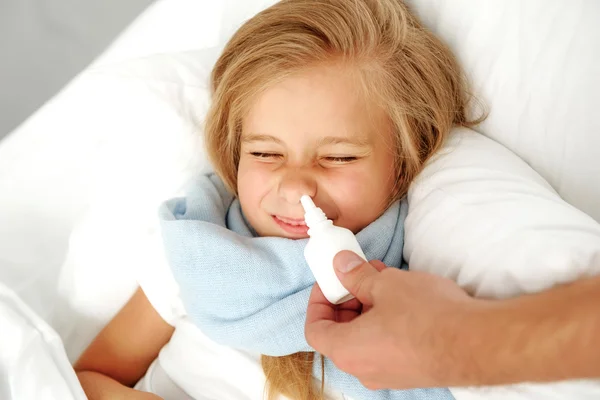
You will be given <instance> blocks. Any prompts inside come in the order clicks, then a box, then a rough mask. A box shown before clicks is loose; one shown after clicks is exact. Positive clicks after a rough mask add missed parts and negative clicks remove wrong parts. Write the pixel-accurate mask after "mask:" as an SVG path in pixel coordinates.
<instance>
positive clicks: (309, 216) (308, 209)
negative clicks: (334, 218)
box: [300, 194, 327, 228]
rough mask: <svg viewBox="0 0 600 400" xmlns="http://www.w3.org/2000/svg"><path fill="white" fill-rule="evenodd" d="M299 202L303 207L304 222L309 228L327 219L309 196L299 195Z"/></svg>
mask: <svg viewBox="0 0 600 400" xmlns="http://www.w3.org/2000/svg"><path fill="white" fill-rule="evenodd" d="M300 203H301V204H302V208H304V222H306V225H308V227H309V228H313V227H314V226H315V225H316V224H317V223H319V222H322V221H327V216H326V215H325V213H324V212H323V210H321V209H320V208H319V207H317V206H316V205H315V203H314V202H313V201H312V199H311V198H310V196H308V195H306V194H305V195H304V196H302V197H300Z"/></svg>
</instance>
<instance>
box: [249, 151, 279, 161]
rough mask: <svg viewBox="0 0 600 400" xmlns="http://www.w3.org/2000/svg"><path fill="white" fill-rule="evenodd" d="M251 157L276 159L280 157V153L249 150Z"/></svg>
mask: <svg viewBox="0 0 600 400" xmlns="http://www.w3.org/2000/svg"><path fill="white" fill-rule="evenodd" d="M250 155H251V156H252V157H256V158H263V159H277V158H281V157H282V155H281V154H279V153H263V152H261V151H252V152H250Z"/></svg>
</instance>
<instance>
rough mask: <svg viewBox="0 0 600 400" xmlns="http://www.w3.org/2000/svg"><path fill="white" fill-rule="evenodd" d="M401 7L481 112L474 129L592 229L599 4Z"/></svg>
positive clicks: (530, 0)
mask: <svg viewBox="0 0 600 400" xmlns="http://www.w3.org/2000/svg"><path fill="white" fill-rule="evenodd" d="M408 1H409V2H410V4H411V5H412V6H413V9H414V10H415V11H416V12H417V13H418V15H419V16H420V17H421V19H422V20H423V22H424V23H425V25H427V26H428V27H429V28H430V29H432V31H433V32H435V33H436V34H438V35H439V36H440V37H441V38H442V39H443V40H444V41H445V42H447V43H448V44H449V46H450V47H451V48H452V50H453V51H454V52H455V54H456V55H457V57H458V59H459V61H460V62H461V64H462V65H463V66H464V68H465V69H466V71H467V73H468V76H469V78H470V80H471V83H472V84H473V87H474V89H475V92H476V94H477V95H478V96H479V97H480V98H481V99H482V100H483V101H484V102H485V103H486V104H487V105H488V106H489V109H490V111H491V113H490V116H489V118H488V119H487V120H486V121H485V122H484V123H483V124H482V125H481V126H480V127H478V128H477V129H478V130H479V131H480V132H482V133H483V134H485V135H486V136H488V137H491V138H492V139H494V140H495V141H497V142H498V143H501V144H503V145H504V146H506V147H508V148H509V149H510V150H512V151H513V152H514V153H515V154H517V155H518V156H519V157H521V158H522V159H523V160H525V161H526V162H527V163H528V164H529V165H531V166H532V167H533V169H535V170H536V171H537V172H538V173H539V174H540V175H541V176H542V177H543V178H544V179H546V180H547V181H548V182H549V183H550V184H551V185H552V187H554V188H555V189H556V191H557V192H558V193H559V194H560V196H561V197H562V198H563V199H565V200H566V201H567V202H569V203H570V204H572V205H574V206H576V207H577V208H579V209H580V210H582V211H584V212H586V213H587V214H589V215H591V216H592V217H594V218H595V219H596V220H597V221H599V222H600V184H599V182H600V119H599V118H598V116H597V113H598V112H597V109H598V106H599V105H600V24H598V21H599V20H600V1H597V0H576V1H567V0H562V1H560V0H557V1H548V0H527V1H522V0H502V1H494V0H452V1H447V0H408Z"/></svg>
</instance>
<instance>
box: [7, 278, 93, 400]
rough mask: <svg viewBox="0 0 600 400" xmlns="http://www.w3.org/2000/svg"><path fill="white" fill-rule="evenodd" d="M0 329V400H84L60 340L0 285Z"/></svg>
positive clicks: (11, 292)
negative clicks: (0, 399) (0, 331)
mask: <svg viewBox="0 0 600 400" xmlns="http://www.w3.org/2000/svg"><path fill="white" fill-rule="evenodd" d="M0 327H2V336H1V339H2V340H0V372H1V373H0V398H2V399H13V398H15V399H23V400H27V399H39V400H55V399H61V400H85V399H86V397H85V394H84V393H83V390H82V389H81V386H80V385H79V381H78V380H77V377H76V376H75V372H74V371H73V369H72V368H71V365H70V364H69V362H68V360H67V356H66V354H65V350H64V348H63V346H62V342H61V340H60V337H59V336H58V335H57V334H56V332H55V331H54V330H53V329H52V328H51V327H50V326H48V324H47V323H46V322H45V321H44V320H42V319H41V318H40V317H39V316H38V315H36V313H35V312H33V311H32V310H31V309H30V308H29V307H28V306H27V305H26V304H25V303H24V302H23V301H22V300H21V299H20V298H19V297H18V296H17V294H16V293H15V292H13V291H12V290H10V289H9V288H8V287H6V286H4V285H3V284H1V283H0ZM13 396H14V397H13Z"/></svg>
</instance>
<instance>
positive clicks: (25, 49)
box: [0, 0, 153, 140]
mask: <svg viewBox="0 0 600 400" xmlns="http://www.w3.org/2000/svg"><path fill="white" fill-rule="evenodd" d="M152 2H153V1H152V0H125V1H124V0H0V140H1V139H2V138H3V137H4V136H5V135H6V134H8V133H9V132H11V131H12V130H13V129H14V128H15V127H17V126H18V125H19V124H20V123H21V122H23V120H25V119H26V118H27V117H28V116H29V115H31V114H32V113H33V112H34V111H35V110H37V109H38V108H39V107H40V106H41V105H42V104H44V102H45V101H47V100H48V99H49V98H50V97H51V96H52V95H54V94H55V93H56V92H57V91H58V90H60V88H61V87H63V86H64V85H65V84H66V83H67V82H68V81H69V80H70V79H71V78H73V77H74V76H75V75H76V74H77V73H78V72H80V71H81V70H83V69H84V68H85V67H86V66H87V65H88V64H89V63H90V62H91V61H92V60H93V59H94V57H96V56H98V55H99V53H100V52H101V51H102V50H104V49H105V48H106V47H107V46H108V45H109V44H110V42H111V41H112V40H113V39H114V38H115V37H116V36H117V35H118V34H119V33H120V32H121V31H122V30H123V29H124V28H125V27H126V26H127V25H128V24H129V23H130V22H131V21H132V20H133V19H134V18H135V17H136V16H138V15H139V14H140V13H141V12H142V11H143V10H144V9H145V8H146V7H147V6H148V5H149V4H151V3H152Z"/></svg>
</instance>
